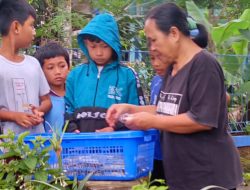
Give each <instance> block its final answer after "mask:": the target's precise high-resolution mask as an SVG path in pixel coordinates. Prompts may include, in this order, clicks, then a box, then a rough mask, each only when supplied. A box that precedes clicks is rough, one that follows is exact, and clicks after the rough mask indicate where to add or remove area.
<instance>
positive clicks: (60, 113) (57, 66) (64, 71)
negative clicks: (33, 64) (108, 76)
mask: <svg viewBox="0 0 250 190" xmlns="http://www.w3.org/2000/svg"><path fill="white" fill-rule="evenodd" d="M35 57H36V58H37V59H38V61H39V62H40V64H41V67H42V69H43V72H44V74H45V77H46V78H47V81H48V83H49V86H50V99H51V101H52V108H51V110H50V111H49V112H48V113H46V114H45V116H44V126H45V132H53V131H54V132H56V133H60V132H62V127H63V125H64V113H65V101H64V95H65V80H66V77H67V75H68V72H69V67H70V63H69V54H68V52H67V50H66V49H64V48H63V47H62V46H61V45H59V44H58V43H56V42H49V43H48V44H46V45H45V46H43V47H41V48H39V49H38V51H37V52H36V54H35Z"/></svg>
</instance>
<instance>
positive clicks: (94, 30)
mask: <svg viewBox="0 0 250 190" xmlns="http://www.w3.org/2000/svg"><path fill="white" fill-rule="evenodd" d="M86 34H91V35H94V36H96V37H98V38H100V39H101V40H102V41H104V42H105V43H106V44H108V45H109V46H110V47H111V48H112V49H113V50H114V51H115V53H116V54H117V57H118V60H117V61H118V63H119V62H120V60H121V43H120V36H119V30H118V26H117V23H116V21H115V19H114V17H113V16H112V15H110V14H107V13H104V14H100V15H97V16H95V17H94V18H93V19H92V20H91V21H90V22H89V23H88V24H87V25H86V26H85V27H84V28H83V29H82V30H81V32H80V33H79V34H78V36H77V41H78V44H79V46H80V48H81V50H82V51H83V53H84V54H85V55H86V56H87V57H88V59H91V58H90V56H89V53H88V50H87V47H86V46H85V43H84V35H86ZM91 60H92V59H91Z"/></svg>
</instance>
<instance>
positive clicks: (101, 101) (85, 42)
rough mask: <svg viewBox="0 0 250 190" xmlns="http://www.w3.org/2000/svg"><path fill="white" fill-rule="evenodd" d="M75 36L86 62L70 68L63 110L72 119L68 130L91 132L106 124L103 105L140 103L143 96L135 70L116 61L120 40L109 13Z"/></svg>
mask: <svg viewBox="0 0 250 190" xmlns="http://www.w3.org/2000/svg"><path fill="white" fill-rule="evenodd" d="M77 39H78V44H79V46H80V48H81V49H82V51H83V53H84V54H85V56H86V57H87V59H88V62H87V63H85V64H82V65H79V66H77V67H76V68H75V69H74V70H72V72H70V74H69V76H68V78H67V81H66V95H65V103H66V112H67V113H68V114H69V115H71V116H73V117H72V118H73V119H74V120H75V122H74V124H73V122H71V124H70V126H69V131H75V132H79V131H81V132H87V131H88V132H91V131H92V132H93V131H95V130H97V129H102V128H105V127H107V125H106V122H105V114H106V109H107V108H109V107H110V106H111V105H112V104H115V103H130V104H136V105H143V104H144V97H143V93H142V90H141V87H140V83H139V79H138V77H137V76H136V73H135V72H134V71H133V70H132V69H131V68H129V67H127V66H124V65H121V64H120V60H121V49H120V48H121V44H120V39H119V31H118V26H117V23H116V21H115V19H114V18H113V16H111V15H110V14H106V13H105V14H100V15H97V16H96V17H95V18H93V19H92V20H91V21H90V22H89V23H88V24H87V26H86V27H84V28H83V29H82V31H81V32H80V33H79V35H78V38H77ZM73 113H74V114H73ZM109 129H111V128H109ZM111 130H112V129H111Z"/></svg>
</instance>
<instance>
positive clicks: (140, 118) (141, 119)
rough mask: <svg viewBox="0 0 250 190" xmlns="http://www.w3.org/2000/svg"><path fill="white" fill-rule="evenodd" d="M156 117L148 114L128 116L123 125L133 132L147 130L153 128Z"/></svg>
mask: <svg viewBox="0 0 250 190" xmlns="http://www.w3.org/2000/svg"><path fill="white" fill-rule="evenodd" d="M154 120H155V115H154V114H151V113H147V112H138V113H134V114H128V115H127V116H126V117H125V118H123V123H124V124H125V125H126V127H128V128H129V129H132V130H147V129H150V128H153V124H154Z"/></svg>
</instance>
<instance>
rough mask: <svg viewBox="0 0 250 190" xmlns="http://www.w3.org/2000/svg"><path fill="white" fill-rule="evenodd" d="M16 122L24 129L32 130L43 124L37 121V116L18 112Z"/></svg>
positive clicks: (15, 117) (15, 115)
mask: <svg viewBox="0 0 250 190" xmlns="http://www.w3.org/2000/svg"><path fill="white" fill-rule="evenodd" d="M14 121H15V122H16V123H17V124H18V125H20V126H22V127H24V128H30V127H32V126H35V125H38V124H39V123H41V122H40V120H39V121H38V120H37V116H35V115H34V114H29V113H23V112H16V113H15V114H14Z"/></svg>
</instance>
